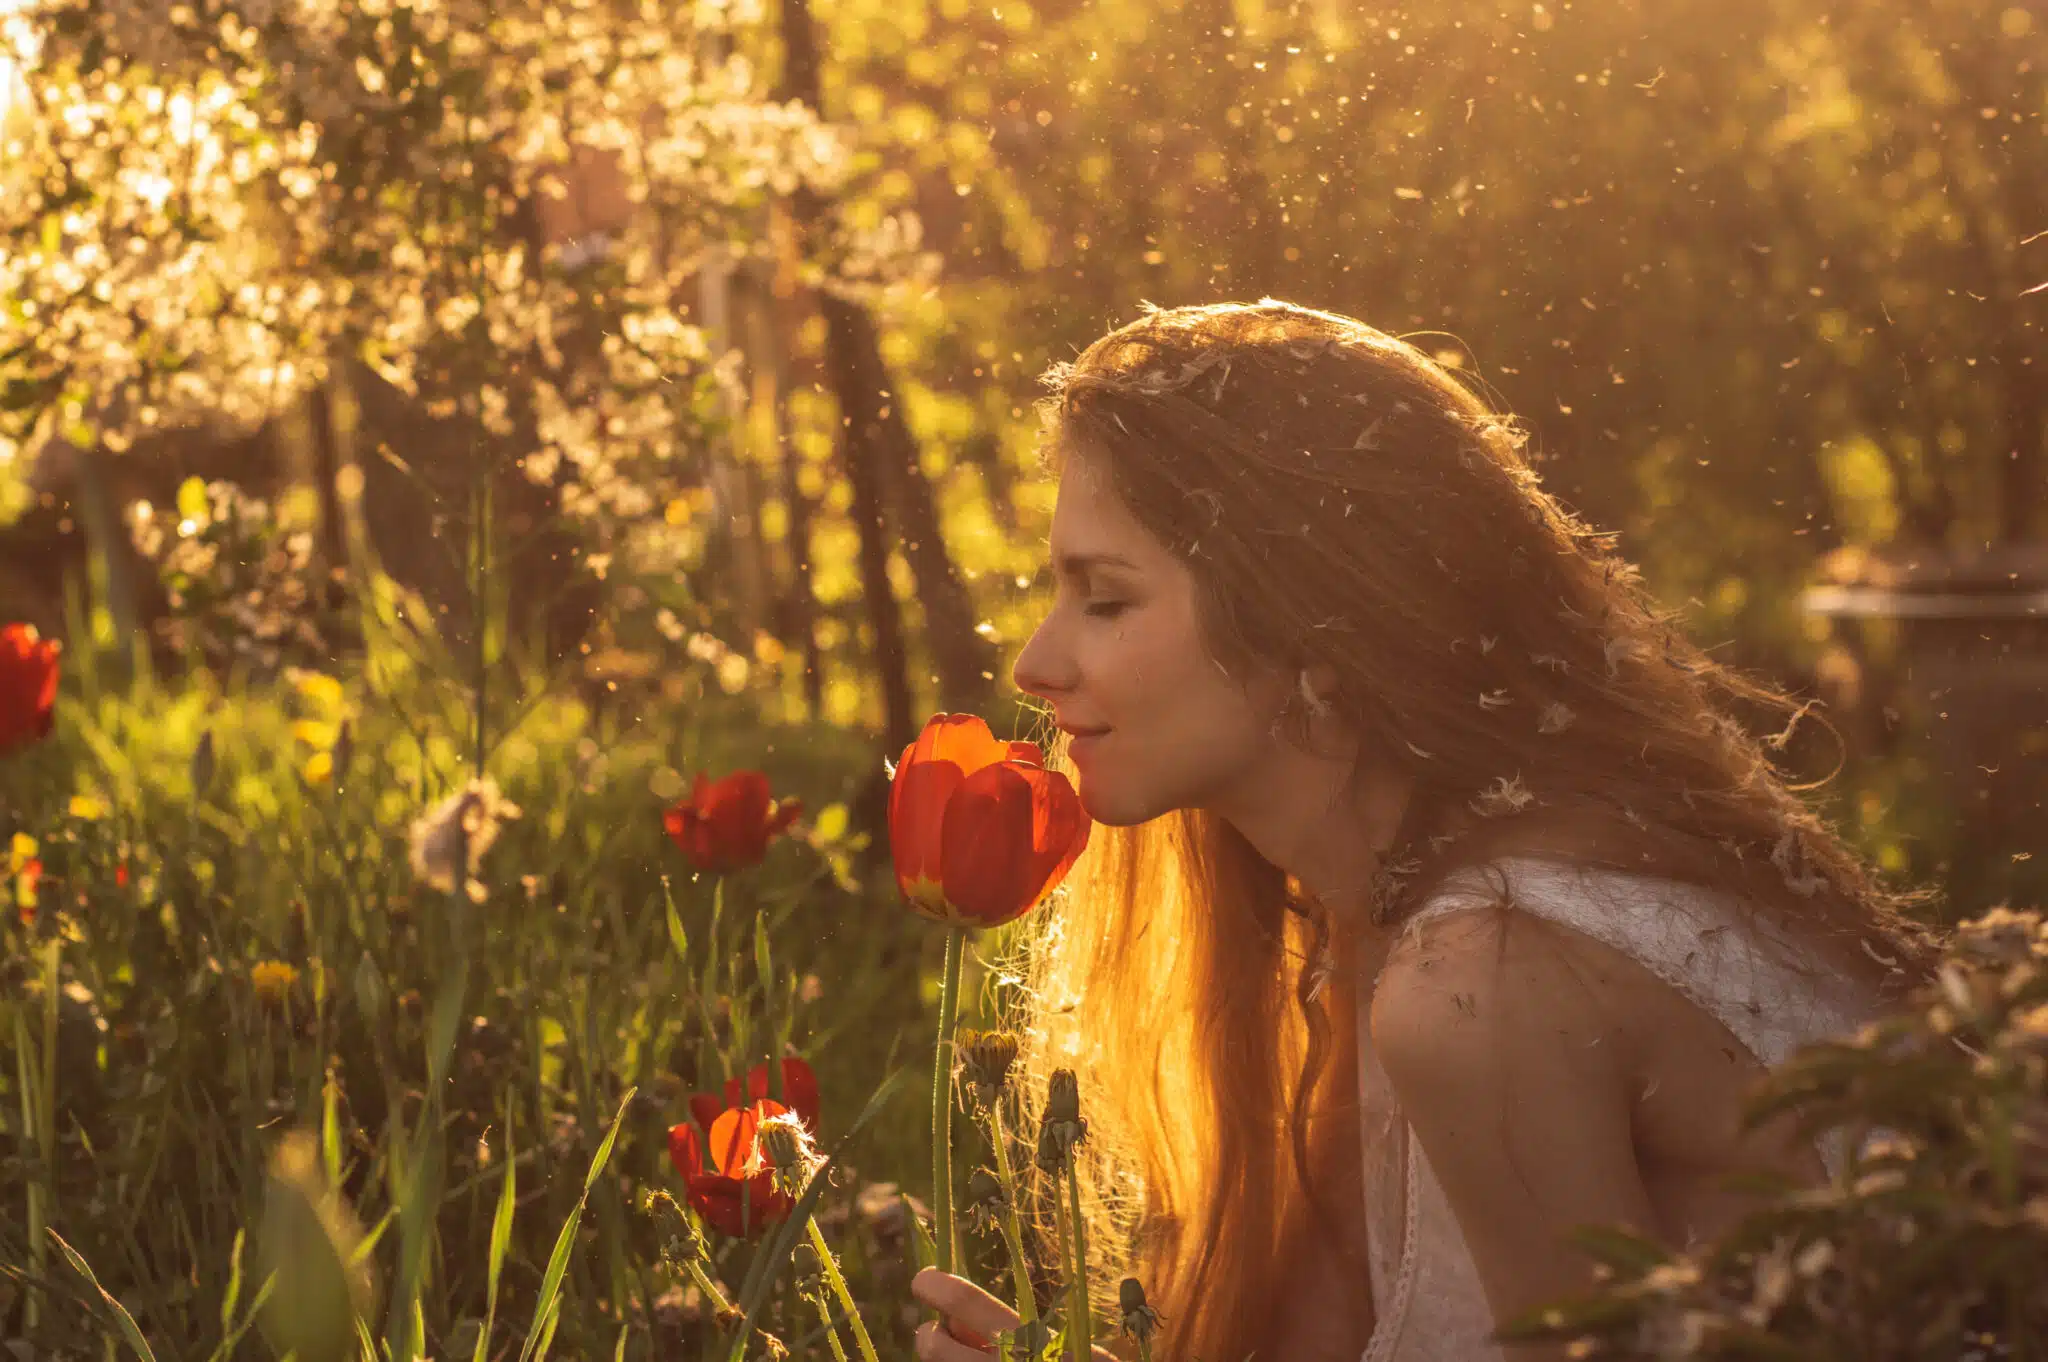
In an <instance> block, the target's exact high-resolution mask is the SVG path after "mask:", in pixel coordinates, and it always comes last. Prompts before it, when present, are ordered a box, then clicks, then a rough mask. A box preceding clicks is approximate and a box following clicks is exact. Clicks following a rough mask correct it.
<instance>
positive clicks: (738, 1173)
mask: <svg viewBox="0 0 2048 1362" xmlns="http://www.w3.org/2000/svg"><path fill="white" fill-rule="evenodd" d="M788 1110H789V1108H787V1107H785V1106H783V1105H782V1103H780V1102H771V1101H768V1100H767V1099H766V1098H763V1099H762V1100H761V1101H758V1102H754V1103H752V1104H750V1105H748V1106H744V1107H730V1108H727V1109H726V1110H725V1111H722V1112H720V1113H719V1114H718V1119H717V1120H715V1121H713V1122H712V1123H711V1166H712V1167H713V1168H715V1169H717V1170H718V1172H719V1174H720V1176H722V1177H728V1178H744V1177H752V1176H754V1175H756V1174H758V1173H759V1172H760V1171H761V1158H760V1151H759V1150H757V1149H756V1148H755V1147H754V1142H755V1136H756V1134H757V1133H758V1132H759V1130H760V1128H761V1122H763V1121H765V1120H767V1119H768V1118H769V1117H771V1116H780V1115H782V1114H783V1113H784V1112H785V1111H788Z"/></svg>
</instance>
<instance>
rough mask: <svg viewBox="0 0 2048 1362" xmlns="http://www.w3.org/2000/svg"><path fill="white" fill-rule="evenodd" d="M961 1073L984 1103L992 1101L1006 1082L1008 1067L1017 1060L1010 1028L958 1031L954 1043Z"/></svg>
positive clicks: (1015, 1039)
mask: <svg viewBox="0 0 2048 1362" xmlns="http://www.w3.org/2000/svg"><path fill="white" fill-rule="evenodd" d="M955 1046H956V1048H957V1049H958V1050H959V1052H960V1058H961V1068H962V1072H963V1073H964V1074H965V1075H966V1078H967V1081H968V1082H969V1083H970V1084H972V1085H973V1087H974V1089H975V1092H976V1093H977V1094H978V1095H979V1096H980V1098H981V1100H982V1101H983V1102H984V1103H992V1102H994V1101H995V1099H996V1098H997V1097H998V1096H1000V1095H1001V1093H1002V1091H1003V1089H1004V1088H1005V1087H1006V1086H1008V1084H1009V1081H1010V1069H1011V1067H1012V1066H1013V1065H1015V1064H1016V1062H1017V1037H1016V1034H1015V1033H1014V1032H1010V1031H974V1030H966V1031H962V1032H961V1033H960V1038H959V1039H958V1040H957V1041H956V1042H955Z"/></svg>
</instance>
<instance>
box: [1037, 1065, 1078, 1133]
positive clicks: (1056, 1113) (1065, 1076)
mask: <svg viewBox="0 0 2048 1362" xmlns="http://www.w3.org/2000/svg"><path fill="white" fill-rule="evenodd" d="M1045 1119H1046V1120H1047V1121H1079V1120H1080V1119H1081V1082H1080V1080H1079V1079H1077V1078H1076V1077H1074V1071H1073V1070H1072V1069H1054V1070H1053V1073H1052V1079H1051V1081H1050V1082H1048V1083H1047V1084H1046V1089H1045Z"/></svg>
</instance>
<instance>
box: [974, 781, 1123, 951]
mask: <svg viewBox="0 0 2048 1362" xmlns="http://www.w3.org/2000/svg"><path fill="white" fill-rule="evenodd" d="M1088 830H1089V821H1088V816H1087V814H1086V813H1085V812H1084V811H1083V810H1082V808H1081V801H1080V797H1079V796H1078V795H1076V794H1075V793H1074V787H1073V785H1072V784H1071V783H1070V782H1069V781H1068V780H1067V778H1066V776H1064V775H1062V774H1060V773H1058V772H1055V771H1047V770H1044V769H1043V768H1041V767H1036V766H1024V765H1019V764H1017V763H1013V762H1006V763H1003V764H1001V765H998V766H993V767H987V768H984V769H983V770H980V771H976V772H974V773H973V774H972V775H970V776H969V777H968V778H967V779H966V780H964V781H963V782H961V786H960V789H959V791H958V792H957V793H955V794H954V796H953V799H952V801H951V802H950V803H949V804H948V805H947V808H946V814H945V820H944V826H943V829H942V834H941V838H940V845H941V847H942V849H943V850H942V874H941V876H940V882H941V884H942V885H943V886H944V892H945V901H946V904H947V906H948V907H949V908H950V909H951V910H953V911H954V912H956V913H958V914H959V915H960V916H961V917H963V918H965V919H966V920H967V921H969V922H970V923H972V924H973V925H975V926H979V927H996V926H1000V925H1002V924H1003V923H1005V922H1009V921H1012V920H1014V919H1016V918H1019V917H1022V916H1023V915H1024V914H1025V913H1028V912H1030V911H1031V909H1032V908H1033V907H1035V906H1037V903H1038V901H1039V900H1040V899H1041V898H1043V897H1044V896H1045V894H1046V892H1047V891H1048V890H1050V889H1051V888H1052V887H1053V886H1055V885H1056V884H1058V883H1059V882H1060V880H1061V879H1062V878H1064V877H1065V876H1066V873H1067V871H1068V870H1070V869H1072V868H1073V864H1074V862H1075V860H1076V859H1078V858H1079V857H1080V855H1081V852H1082V850H1083V849H1084V848H1086V847H1087V845H1088Z"/></svg>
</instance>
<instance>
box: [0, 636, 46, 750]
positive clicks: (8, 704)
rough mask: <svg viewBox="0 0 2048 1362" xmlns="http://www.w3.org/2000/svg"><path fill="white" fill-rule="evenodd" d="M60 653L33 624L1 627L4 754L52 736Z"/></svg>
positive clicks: (0, 745)
mask: <svg viewBox="0 0 2048 1362" xmlns="http://www.w3.org/2000/svg"><path fill="white" fill-rule="evenodd" d="M59 651H60V650H59V648H58V645H57V641H56V640H55V639H47V638H43V637H42V636H41V635H39V634H38V633H36V627H35V626H34V625H33V624H10V625H7V626H6V627H5V628H0V751H4V750H6V749H7V748H10V747H19V746H21V745H22V744H24V743H30V742H34V741H35V740H36V739H38V738H46V737H48V736H49V734H50V726H51V724H52V723H53V722H55V718H54V715H55V711H56V708H57V654H58V652H59Z"/></svg>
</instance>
